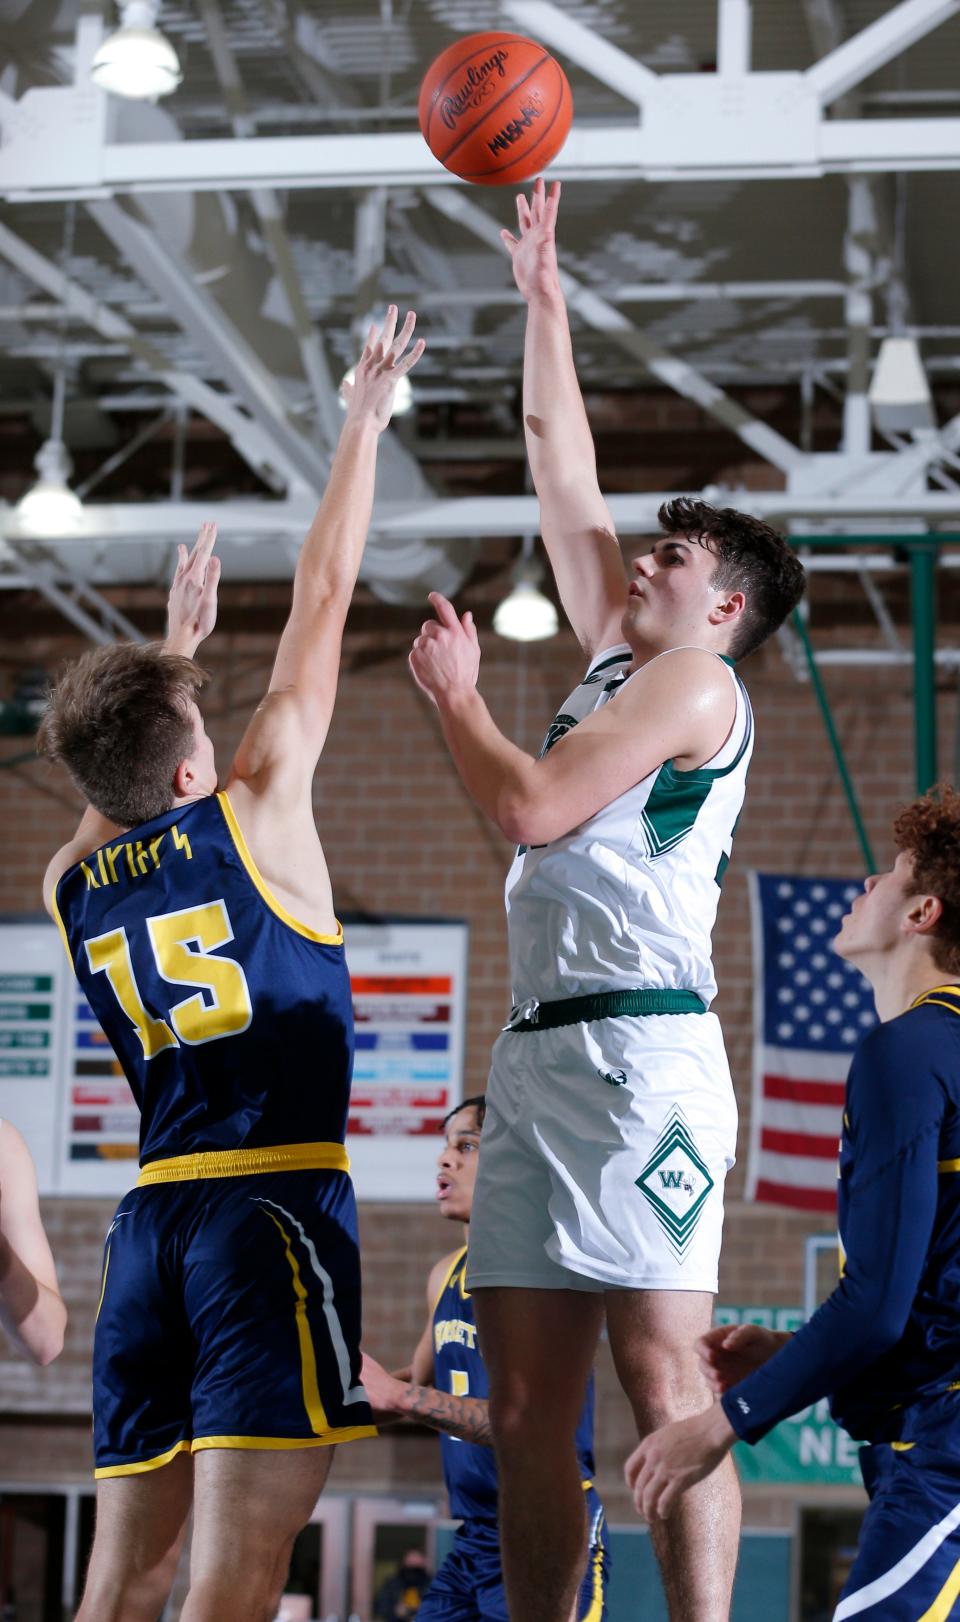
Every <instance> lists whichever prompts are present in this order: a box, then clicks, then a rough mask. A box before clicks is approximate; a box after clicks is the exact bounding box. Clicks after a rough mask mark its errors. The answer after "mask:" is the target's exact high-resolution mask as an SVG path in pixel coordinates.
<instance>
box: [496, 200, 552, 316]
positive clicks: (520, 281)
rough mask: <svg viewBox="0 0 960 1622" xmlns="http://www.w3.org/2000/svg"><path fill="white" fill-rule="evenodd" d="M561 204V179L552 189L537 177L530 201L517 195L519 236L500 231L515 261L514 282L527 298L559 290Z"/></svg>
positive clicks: (501, 237) (501, 238)
mask: <svg viewBox="0 0 960 1622" xmlns="http://www.w3.org/2000/svg"><path fill="white" fill-rule="evenodd" d="M559 207H560V182H559V180H555V181H554V182H553V185H552V186H551V187H550V190H549V192H548V191H547V189H546V187H545V186H544V183H543V180H542V179H540V180H535V181H534V183H533V191H532V193H531V195H530V201H529V203H528V202H527V199H526V197H525V196H524V195H523V193H522V192H521V193H520V195H519V196H518V198H517V235H516V236H514V235H513V233H512V232H511V231H501V232H500V240H501V241H502V242H503V244H504V246H505V247H506V249H507V251H508V253H509V254H510V258H511V260H512V261H513V277H514V281H515V282H516V284H517V286H518V288H519V289H520V292H521V293H522V294H523V296H524V298H525V299H528V300H529V299H532V298H535V297H537V295H538V294H543V295H546V294H550V293H556V292H558V291H559V287H560V272H559V269H558V266H557V242H556V227H557V210H558V209H559Z"/></svg>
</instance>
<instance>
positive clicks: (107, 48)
mask: <svg viewBox="0 0 960 1622" xmlns="http://www.w3.org/2000/svg"><path fill="white" fill-rule="evenodd" d="M159 9H160V8H159V0H123V3H122V5H121V9H120V27H119V28H117V29H115V30H114V32H113V33H112V34H108V35H107V37H106V39H105V40H104V41H103V43H102V44H101V45H100V46H99V48H98V50H97V52H96V55H95V56H94V58H93V61H92V63H91V64H90V77H91V79H92V80H93V82H94V84H95V85H99V86H100V89H101V90H109V91H112V93H113V95H115V96H126V97H128V98H129V99H130V100H133V101H153V100H155V99H156V97H157V96H169V94H170V92H171V91H172V90H176V88H177V85H178V84H179V83H180V81H181V80H182V78H183V74H182V73H181V71H180V62H179V59H178V57H177V53H176V51H175V50H174V48H173V46H172V45H171V44H170V41H169V40H168V39H167V38H166V37H165V36H164V35H163V34H161V32H160V30H159V29H158V28H157V27H156V26H155V24H156V20H157V12H158V11H159Z"/></svg>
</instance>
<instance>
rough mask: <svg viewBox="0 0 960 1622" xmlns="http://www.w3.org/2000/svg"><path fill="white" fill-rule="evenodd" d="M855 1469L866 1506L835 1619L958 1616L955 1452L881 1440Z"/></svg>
mask: <svg viewBox="0 0 960 1622" xmlns="http://www.w3.org/2000/svg"><path fill="white" fill-rule="evenodd" d="M860 1468H861V1470H862V1472H863V1484H864V1486H865V1487H866V1489H867V1492H868V1493H869V1494H870V1505H869V1508H868V1509H867V1513H866V1515H865V1516H864V1520H863V1528H862V1530H861V1533H860V1545H859V1548H858V1550H857V1558H856V1560H855V1561H854V1563H853V1567H852V1569H851V1572H850V1575H849V1577H848V1578H847V1581H846V1583H845V1585H844V1589H843V1593H842V1595H841V1596H840V1603H839V1605H838V1606H837V1609H836V1610H835V1611H834V1613H833V1615H834V1622H845V1619H846V1618H847V1617H854V1616H857V1617H859V1616H863V1617H864V1619H865V1622H917V1618H918V1617H919V1618H921V1619H922V1618H925V1617H929V1618H931V1619H932V1618H937V1619H938V1622H939V1619H941V1618H946V1617H952V1616H960V1456H958V1454H957V1453H956V1452H953V1453H950V1452H947V1451H945V1450H944V1449H940V1450H938V1449H935V1448H932V1447H927V1446H926V1445H925V1444H923V1443H920V1442H918V1443H916V1445H915V1446H912V1447H909V1448H907V1449H905V1450H902V1451H901V1450H900V1449H896V1448H894V1447H892V1446H891V1445H890V1443H888V1442H882V1443H879V1444H877V1445H875V1446H873V1447H864V1448H861V1449H860Z"/></svg>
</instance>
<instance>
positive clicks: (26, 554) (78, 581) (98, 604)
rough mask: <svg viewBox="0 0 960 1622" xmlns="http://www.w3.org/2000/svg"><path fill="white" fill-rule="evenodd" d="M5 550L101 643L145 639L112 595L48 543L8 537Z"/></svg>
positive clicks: (28, 578)
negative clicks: (40, 544) (59, 556)
mask: <svg viewBox="0 0 960 1622" xmlns="http://www.w3.org/2000/svg"><path fill="white" fill-rule="evenodd" d="M3 550H4V553H5V556H6V558H7V559H12V560H13V562H14V563H15V564H16V567H17V568H18V570H19V571H20V575H21V577H22V578H23V579H25V580H26V581H27V582H28V583H29V584H30V585H31V586H32V587H33V588H34V590H35V591H38V592H39V593H40V595H41V596H42V597H45V598H46V599H47V601H48V602H49V603H52V604H53V606H54V607H55V608H58V609H59V610H60V613H61V614H62V615H63V617H64V619H67V620H69V621H70V623H71V625H75V626H76V627H77V629H78V630H80V631H82V632H83V633H84V635H85V636H88V637H89V638H90V640H91V642H97V643H100V644H101V646H103V645H106V644H107V643H110V642H116V640H117V638H118V637H123V638H124V639H125V640H126V641H127V642H145V641H146V637H145V636H143V635H142V633H141V632H140V631H138V630H137V627H136V626H135V625H134V624H133V623H132V621H131V620H128V619H127V617H126V615H125V614H121V612H120V610H119V609H118V608H114V606H113V604H112V603H111V602H110V601H109V599H108V598H106V597H104V595H103V593H102V592H100V591H98V590H97V588H96V587H95V586H92V585H90V583H89V582H88V581H86V580H83V579H82V578H81V577H80V576H79V575H77V574H76V573H74V572H73V571H72V570H71V569H69V567H68V566H67V565H66V564H65V563H64V561H63V559H57V558H55V557H53V556H51V553H50V552H49V550H48V549H47V548H45V547H39V548H38V547H23V548H20V547H18V546H17V545H16V543H15V542H14V541H12V540H11V539H10V538H9V536H7V537H5V541H4V548H3Z"/></svg>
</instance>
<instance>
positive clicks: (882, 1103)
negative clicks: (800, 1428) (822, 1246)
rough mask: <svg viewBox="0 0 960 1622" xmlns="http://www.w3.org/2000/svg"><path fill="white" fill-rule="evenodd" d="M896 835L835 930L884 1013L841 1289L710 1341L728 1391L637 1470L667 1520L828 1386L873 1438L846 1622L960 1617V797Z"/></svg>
mask: <svg viewBox="0 0 960 1622" xmlns="http://www.w3.org/2000/svg"><path fill="white" fill-rule="evenodd" d="M893 833H894V840H895V843H896V846H897V850H898V855H897V858H896V861H895V862H894V865H893V867H892V869H891V870H890V872H888V873H882V874H881V875H880V876H879V877H872V878H868V879H867V882H866V884H865V886H864V893H863V895H861V896H859V897H858V899H857V900H856V901H855V902H854V903H853V906H852V907H851V909H850V911H849V912H848V913H847V915H846V917H845V918H844V919H843V922H842V923H841V926H840V933H839V934H838V936H837V938H836V940H835V941H834V949H835V951H837V952H838V953H839V954H840V956H841V957H842V958H845V959H846V961H847V962H848V963H853V964H855V965H856V967H857V968H858V969H860V970H861V971H862V973H863V974H864V975H865V976H866V978H867V979H868V980H869V982H870V984H871V985H872V987H873V989H874V992H875V994H876V1000H877V1012H878V1014H879V1015H880V1019H881V1021H882V1023H881V1024H880V1025H879V1026H878V1027H877V1028H876V1029H875V1030H873V1031H871V1032H870V1034H869V1035H868V1036H865V1037H864V1038H863V1040H862V1041H861V1042H860V1044H859V1046H858V1048H857V1050H856V1053H855V1054H854V1058H853V1063H852V1064H851V1066H850V1074H849V1077H848V1079H847V1096H846V1107H845V1109H844V1112H843V1124H842V1134H841V1138H840V1166H839V1179H840V1180H839V1185H838V1214H839V1229H840V1256H841V1276H840V1282H839V1284H838V1285H837V1287H836V1289H835V1290H834V1292H833V1294H832V1295H831V1296H830V1297H829V1298H828V1299H827V1300H826V1301H825V1302H824V1304H823V1306H821V1307H820V1308H819V1309H818V1310H817V1312H815V1313H814V1315H813V1317H812V1318H811V1319H810V1321H809V1322H808V1323H806V1324H804V1326H803V1328H802V1329H799V1330H798V1331H797V1333H796V1334H795V1335H779V1334H774V1333H773V1332H772V1331H771V1330H767V1329H761V1328H759V1327H758V1326H752V1325H743V1326H742V1327H740V1328H736V1329H730V1328H717V1329H712V1330H710V1331H709V1332H708V1333H707V1334H706V1335H704V1336H703V1337H702V1339H701V1341H700V1347H699V1349H700V1355H701V1358H702V1360H703V1366H704V1370H705V1372H706V1376H707V1379H708V1381H709V1383H710V1385H711V1386H712V1388H713V1390H714V1391H715V1392H716V1393H717V1394H718V1395H719V1396H720V1401H719V1403H716V1404H715V1405H714V1406H713V1407H712V1408H710V1409H708V1410H707V1412H706V1413H703V1414H698V1415H697V1416H696V1417H695V1418H692V1419H687V1420H684V1421H681V1422H680V1423H679V1424H673V1425H669V1426H667V1427H666V1428H665V1429H664V1430H662V1431H658V1432H657V1433H656V1434H655V1435H653V1436H650V1437H648V1438H647V1439H646V1441H644V1442H643V1443H641V1445H640V1447H638V1448H637V1449H636V1451H635V1452H634V1453H633V1455H632V1456H631V1458H630V1460H629V1461H628V1464H627V1479H628V1483H629V1484H630V1485H631V1486H632V1487H633V1489H634V1493H635V1497H636V1502H637V1507H638V1508H639V1509H640V1510H642V1512H643V1513H644V1514H645V1515H646V1516H647V1517H648V1518H649V1519H650V1520H651V1523H656V1522H657V1521H658V1520H659V1519H660V1518H662V1517H663V1516H666V1515H669V1514H670V1513H671V1512H672V1511H673V1510H674V1508H675V1507H676V1506H678V1505H679V1504H682V1503H683V1498H682V1496H681V1495H682V1494H684V1493H686V1492H687V1490H688V1489H689V1488H690V1487H691V1486H692V1485H693V1483H694V1482H697V1481H700V1480H702V1479H703V1478H704V1477H705V1476H706V1475H707V1474H708V1473H709V1472H710V1471H711V1470H714V1469H716V1467H717V1465H718V1464H719V1463H720V1461H721V1460H723V1459H724V1458H725V1456H726V1454H727V1453H728V1452H729V1450H730V1448H731V1447H732V1446H733V1444H734V1442H735V1441H737V1439H738V1438H740V1439H741V1440H743V1441H745V1442H757V1441H759V1440H760V1438H761V1437H763V1436H765V1435H766V1434H767V1432H768V1431H769V1430H770V1429H772V1427H773V1426H774V1425H776V1424H778V1423H779V1421H780V1420H781V1419H786V1418H787V1417H788V1416H789V1415H790V1414H795V1413H797V1412H798V1411H799V1410H800V1409H801V1408H806V1407H807V1405H808V1404H809V1403H813V1402H817V1401H819V1400H820V1398H822V1397H825V1396H829V1397H830V1408H831V1412H832V1413H833V1417H834V1419H836V1421H837V1423H838V1424H840V1425H843V1426H844V1428H845V1429H846V1430H848V1431H849V1433H850V1435H851V1436H853V1437H855V1438H857V1439H858V1440H859V1441H865V1442H866V1443H867V1444H868V1445H867V1446H866V1447H864V1448H862V1449H861V1452H860V1461H861V1468H862V1471H863V1480H864V1485H865V1486H866V1488H867V1491H868V1493H869V1494H870V1507H869V1508H868V1510H867V1514H866V1518H865V1520H864V1523H863V1529H862V1531H861V1534H860V1548H859V1552H858V1554H857V1558H856V1560H855V1562H854V1565H853V1569H852V1570H851V1572H850V1575H849V1577H848V1578H847V1582H846V1584H845V1586H844V1589H843V1594H842V1596H841V1599H840V1603H839V1605H838V1606H837V1609H836V1611H835V1613H834V1622H846V1618H848V1617H854V1616H857V1617H859V1616H862V1617H864V1619H865V1622H917V1619H918V1618H919V1622H946V1619H947V1618H948V1617H955V1616H957V1615H960V1242H958V1241H960V794H958V793H957V792H956V791H955V790H953V789H945V790H942V791H941V792H940V793H939V794H937V793H936V792H934V793H931V794H927V795H925V796H924V797H923V798H922V799H920V800H917V801H915V802H914V803H913V805H911V806H908V807H907V809H906V810H905V811H904V812H902V813H901V815H900V816H899V817H898V818H897V820H896V822H895V823H894V828H893ZM838 1125H839V1123H838Z"/></svg>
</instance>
